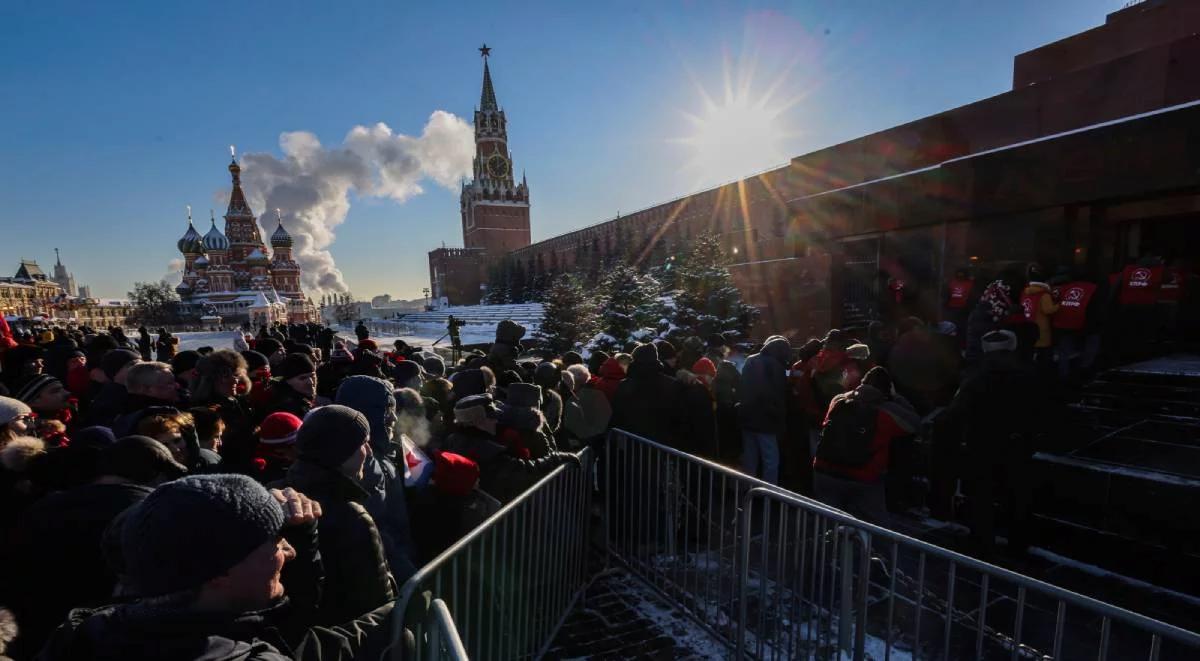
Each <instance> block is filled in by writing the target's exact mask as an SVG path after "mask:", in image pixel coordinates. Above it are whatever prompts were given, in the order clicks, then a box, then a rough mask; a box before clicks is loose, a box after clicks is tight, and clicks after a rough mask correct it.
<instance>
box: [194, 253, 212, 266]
mask: <svg viewBox="0 0 1200 661" xmlns="http://www.w3.org/2000/svg"><path fill="white" fill-rule="evenodd" d="M192 264H193V265H194V266H195V267H196V268H198V269H202V268H206V267H207V266H208V258H207V257H205V256H204V255H200V256H199V257H197V258H196V261H194V262H192Z"/></svg>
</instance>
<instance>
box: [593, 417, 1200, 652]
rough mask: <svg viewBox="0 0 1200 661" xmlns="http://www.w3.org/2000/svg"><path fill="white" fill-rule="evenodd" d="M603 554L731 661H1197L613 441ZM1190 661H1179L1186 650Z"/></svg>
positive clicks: (713, 470) (695, 464)
mask: <svg viewBox="0 0 1200 661" xmlns="http://www.w3.org/2000/svg"><path fill="white" fill-rule="evenodd" d="M605 459H606V461H605V465H604V471H603V472H604V474H605V481H604V483H605V529H606V532H605V538H606V539H605V541H606V547H607V550H608V552H609V555H610V557H611V558H613V559H615V560H617V561H619V562H621V563H623V564H624V565H626V566H627V567H628V568H629V569H630V571H631V572H633V573H634V574H635V575H637V576H639V577H640V578H642V579H643V580H644V581H645V582H646V583H647V584H648V585H650V586H651V587H652V588H654V589H655V590H656V591H657V592H659V593H661V594H662V595H664V596H665V597H667V598H668V599H669V600H671V601H672V602H673V603H674V604H675V605H676V606H678V607H679V608H681V609H682V610H683V611H684V612H686V613H688V614H689V615H691V616H692V617H693V619H695V620H696V621H697V622H698V623H699V624H701V625H702V626H703V627H705V628H706V629H707V630H708V631H709V632H710V633H712V634H714V635H715V636H716V637H717V638H718V639H720V640H721V641H722V642H724V643H725V644H727V645H728V646H729V647H730V649H731V650H732V651H733V652H734V654H735V655H736V656H738V657H739V658H740V657H742V656H752V657H755V658H760V659H766V658H771V659H775V658H839V657H840V656H841V655H842V653H849V654H850V655H851V657H852V658H855V659H863V658H868V657H869V658H872V659H901V658H906V659H913V658H921V657H924V658H941V659H951V658H952V659H959V658H976V659H985V658H986V659H992V658H1008V659H1013V660H1016V659H1028V658H1039V659H1043V658H1050V659H1064V658H1065V659H1074V658H1082V657H1083V656H1091V657H1095V658H1100V659H1106V658H1107V659H1127V658H1150V659H1152V660H1156V659H1160V658H1161V659H1172V658H1197V657H1196V654H1197V652H1198V651H1200V635H1198V634H1195V633H1192V632H1188V631H1185V630H1183V629H1180V628H1178V627H1174V626H1171V625H1168V624H1165V623H1162V622H1159V621H1157V620H1153V619H1151V618H1148V617H1145V616H1141V615H1138V614H1136V613H1132V612H1130V611H1127V610H1124V609H1121V608H1118V607H1116V606H1113V605H1111V604H1106V603H1104V602H1101V601H1098V600H1095V599H1092V598H1089V597H1085V596H1083V595H1079V594H1076V593H1074V592H1071V591H1069V590H1064V589H1062V588H1059V587H1056V586H1053V585H1050V584H1048V583H1044V582H1042V581H1038V580H1035V579H1032V578H1030V577H1027V576H1022V575H1020V574H1017V573H1014V572H1011V571H1008V570H1005V569H1002V568H1000V567H995V566H993V565H990V564H988V563H985V562H981V561H979V560H975V559H973V558H969V557H967V556H964V555H961V554H958V553H954V552H952V551H948V550H945V549H942V548H939V547H936V546H933V545H931V544H928V543H926V542H922V541H919V540H916V539H913V538H910V537H907V536H905V535H902V534H899V533H896V532H894V531H891V530H887V529H885V528H881V527H879V526H875V525H872V524H869V523H866V522H863V521H860V520H858V519H855V518H854V517H852V516H850V515H849V514H846V513H844V512H841V511H839V510H836V509H833V508H830V507H828V506H826V505H824V504H822V503H820V502H817V501H814V500H811V499H808V498H804V497H801V496H798V495H796V494H792V493H790V492H787V491H784V490H782V489H780V488H778V487H775V486H773V485H769V484H766V483H764V482H762V481H760V480H757V479H754V478H752V477H749V476H747V475H744V474H741V473H739V472H737V471H734V470H732V469H729V468H726V467H724V466H720V465H719V464H715V463H713V462H710V461H707V460H704V459H700V458H698V457H693V456H691V455H688V454H686V453H683V452H680V451H678V450H674V449H672V448H669V447H666V446H663V445H661V444H659V443H655V442H653V441H649V440H646V439H643V438H640V437H638V436H634V435H632V434H628V433H626V432H623V431H614V432H612V433H611V434H610V436H609V441H608V446H607V448H606V452H605ZM1189 652H1190V654H1189Z"/></svg>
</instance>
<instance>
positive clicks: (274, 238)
mask: <svg viewBox="0 0 1200 661" xmlns="http://www.w3.org/2000/svg"><path fill="white" fill-rule="evenodd" d="M271 247H272V248H291V247H292V235H291V234H288V231H287V230H285V229H283V220H280V221H279V227H276V228H275V231H274V232H272V233H271Z"/></svg>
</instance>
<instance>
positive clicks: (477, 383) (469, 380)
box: [450, 369, 487, 399]
mask: <svg viewBox="0 0 1200 661" xmlns="http://www.w3.org/2000/svg"><path fill="white" fill-rule="evenodd" d="M450 383H451V384H453V389H452V391H451V392H453V393H454V396H455V397H456V398H458V399H462V398H464V397H470V396H472V395H482V394H483V391H484V390H486V389H487V385H486V382H485V381H484V379H483V370H479V369H468V370H463V371H461V372H458V373H456V374H455V375H454V376H452V377H451V378H450Z"/></svg>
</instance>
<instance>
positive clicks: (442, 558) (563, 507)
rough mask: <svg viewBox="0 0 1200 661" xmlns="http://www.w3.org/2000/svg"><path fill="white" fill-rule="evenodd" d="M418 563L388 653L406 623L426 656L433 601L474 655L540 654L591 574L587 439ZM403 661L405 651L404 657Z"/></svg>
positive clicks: (397, 649) (395, 654)
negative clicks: (464, 532)
mask: <svg viewBox="0 0 1200 661" xmlns="http://www.w3.org/2000/svg"><path fill="white" fill-rule="evenodd" d="M576 458H577V459H578V461H569V462H567V463H565V464H563V465H561V466H559V467H557V468H555V469H554V470H553V471H551V472H550V473H549V474H548V475H546V476H545V477H543V478H542V479H541V480H539V481H538V482H537V483H536V484H534V485H533V486H532V487H530V488H529V489H528V490H526V491H525V492H524V493H522V494H521V495H520V496H518V497H517V498H515V499H514V500H513V501H512V502H510V503H508V504H507V505H505V506H504V507H502V508H501V509H500V511H498V512H496V513H495V514H494V515H492V516H491V517H490V518H488V519H487V520H486V521H484V522H483V523H482V524H480V525H479V526H478V527H476V528H475V529H474V530H473V531H471V532H470V533H469V534H467V535H466V536H465V537H463V538H462V539H460V540H459V541H458V542H456V543H455V544H454V545H453V546H451V547H450V548H448V549H446V550H445V551H444V552H443V553H442V554H441V555H439V556H438V557H437V558H434V559H433V560H432V561H431V562H430V563H429V564H427V565H425V566H424V567H422V568H421V569H420V570H418V571H417V573H416V574H414V575H413V576H412V578H410V579H409V580H408V581H407V582H406V583H405V584H404V585H403V586H402V587H401V588H400V595H399V597H398V598H397V600H396V608H395V614H394V616H393V617H395V618H396V621H395V622H394V625H395V628H394V630H393V646H392V653H391V656H392V658H393V659H401V658H403V654H404V649H403V647H404V646H403V645H402V644H401V643H400V641H401V639H402V638H403V637H404V635H405V631H406V630H407V631H408V632H411V634H412V636H413V637H415V639H416V647H417V658H425V657H423V656H422V653H423V652H422V651H423V650H427V647H426V644H427V642H428V641H429V635H430V633H431V632H430V631H429V629H428V627H427V624H426V622H427V618H428V609H429V608H430V606H429V604H430V603H431V602H432V601H433V600H434V599H441V600H442V601H443V602H445V604H446V605H447V606H448V607H449V609H450V610H451V611H453V613H454V614H455V617H454V621H455V622H456V623H457V629H458V632H459V634H460V635H461V637H462V643H463V646H464V648H465V650H467V652H468V653H469V654H470V656H471V658H475V659H489V658H499V659H514V658H527V657H530V658H538V657H540V656H541V655H542V654H544V653H545V650H546V649H547V647H548V646H549V644H550V642H551V641H552V640H553V638H554V635H555V633H557V631H558V629H559V627H560V626H561V625H562V622H563V620H564V619H565V618H566V615H567V614H568V613H569V612H570V610H571V608H572V607H573V606H574V604H575V602H576V601H577V600H578V598H579V596H580V595H581V594H582V592H583V590H584V588H585V587H586V586H587V583H588V582H589V580H590V578H591V577H590V575H589V574H588V572H587V549H588V538H589V532H590V529H589V521H590V517H591V510H592V488H591V469H592V455H591V450H590V449H587V448H585V449H584V450H583V451H582V452H580V453H579V454H578V455H576ZM405 661H407V659H406V660H405Z"/></svg>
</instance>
